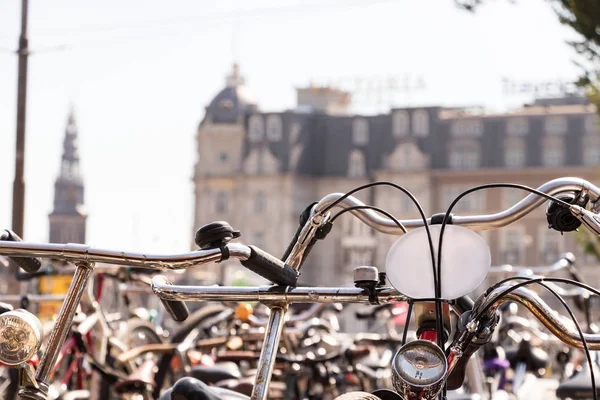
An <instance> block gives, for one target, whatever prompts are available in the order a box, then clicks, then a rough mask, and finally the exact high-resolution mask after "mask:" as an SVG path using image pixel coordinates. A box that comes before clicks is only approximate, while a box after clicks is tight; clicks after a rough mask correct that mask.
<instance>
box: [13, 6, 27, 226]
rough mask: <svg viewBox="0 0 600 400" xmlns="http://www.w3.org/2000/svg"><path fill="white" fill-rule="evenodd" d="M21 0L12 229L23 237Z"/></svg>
mask: <svg viewBox="0 0 600 400" xmlns="http://www.w3.org/2000/svg"><path fill="white" fill-rule="evenodd" d="M27 3H28V0H21V36H19V50H18V51H17V54H18V56H19V76H18V83H17V150H16V153H15V181H14V184H13V209H12V212H13V214H12V229H13V231H14V232H15V233H16V234H17V235H19V236H21V237H23V230H24V227H23V225H24V219H25V176H24V175H25V174H24V172H25V108H26V104H27V57H28V55H29V48H28V41H27V6H28V4H27Z"/></svg>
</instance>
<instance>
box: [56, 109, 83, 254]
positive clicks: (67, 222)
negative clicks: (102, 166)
mask: <svg viewBox="0 0 600 400" xmlns="http://www.w3.org/2000/svg"><path fill="white" fill-rule="evenodd" d="M83 204H84V186H83V178H82V176H81V171H80V169H79V149H78V143H77V125H76V123H75V115H74V113H73V111H71V113H70V115H69V119H68V121H67V128H66V130H65V138H64V140H63V154H62V158H61V164H60V171H59V174H58V178H56V181H55V183H54V209H53V211H52V213H51V214H50V215H49V222H50V235H49V241H50V243H85V228H86V220H87V214H86V212H85V210H84V207H83Z"/></svg>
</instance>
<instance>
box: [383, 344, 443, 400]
mask: <svg viewBox="0 0 600 400" xmlns="http://www.w3.org/2000/svg"><path fill="white" fill-rule="evenodd" d="M447 370H448V363H447V361H446V356H445V355H444V352H443V351H442V349H440V348H439V347H438V346H437V345H435V344H434V343H433V342H430V341H428V340H415V341H412V342H409V343H407V344H405V345H404V346H402V347H401V348H400V350H398V352H397V353H396V356H395V357H394V360H393V361H392V383H393V385H394V389H395V390H396V392H398V393H399V394H400V395H402V396H404V398H407V399H412V398H415V399H417V398H418V399H434V398H435V396H437V394H438V393H439V391H440V390H441V388H442V385H443V383H444V378H445V377H446V371H447Z"/></svg>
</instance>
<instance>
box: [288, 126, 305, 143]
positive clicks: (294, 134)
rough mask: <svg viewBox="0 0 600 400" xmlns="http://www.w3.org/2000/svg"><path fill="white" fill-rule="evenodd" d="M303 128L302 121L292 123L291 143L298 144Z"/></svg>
mask: <svg viewBox="0 0 600 400" xmlns="http://www.w3.org/2000/svg"><path fill="white" fill-rule="evenodd" d="M301 130H302V126H301V125H300V122H294V123H292V125H291V127H290V143H291V144H296V142H298V138H299V137H300V131H301Z"/></svg>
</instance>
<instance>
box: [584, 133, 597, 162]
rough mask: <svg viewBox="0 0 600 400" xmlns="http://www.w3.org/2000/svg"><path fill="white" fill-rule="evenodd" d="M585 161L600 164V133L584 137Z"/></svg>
mask: <svg viewBox="0 0 600 400" xmlns="http://www.w3.org/2000/svg"><path fill="white" fill-rule="evenodd" d="M583 163H584V164H585V165H598V164H600V134H598V133H595V134H591V135H590V136H585V137H584V138H583Z"/></svg>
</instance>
